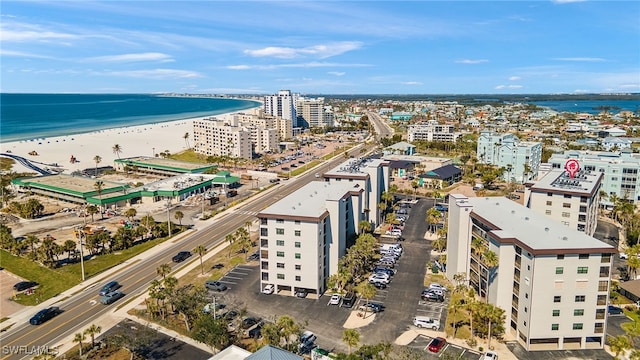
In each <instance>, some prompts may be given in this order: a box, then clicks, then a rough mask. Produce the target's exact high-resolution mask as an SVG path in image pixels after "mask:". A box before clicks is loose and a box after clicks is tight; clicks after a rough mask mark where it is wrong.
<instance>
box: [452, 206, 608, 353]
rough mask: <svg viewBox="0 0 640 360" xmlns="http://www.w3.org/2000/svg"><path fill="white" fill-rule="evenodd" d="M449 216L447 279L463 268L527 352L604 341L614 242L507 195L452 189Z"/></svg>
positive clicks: (582, 346)
mask: <svg viewBox="0 0 640 360" xmlns="http://www.w3.org/2000/svg"><path fill="white" fill-rule="evenodd" d="M448 216H449V218H448V239H447V268H446V276H447V278H448V279H449V280H451V281H454V279H453V277H454V275H455V274H458V273H464V274H466V275H467V278H468V279H469V285H470V286H471V287H473V288H474V289H475V290H476V292H477V293H478V294H479V295H480V296H481V297H482V298H484V299H486V300H487V301H488V302H489V303H491V304H493V305H495V306H497V307H499V308H501V309H503V310H505V315H506V319H505V323H504V328H505V331H506V332H508V333H510V334H511V335H512V336H513V337H514V338H516V339H517V340H518V342H519V343H520V344H521V345H522V346H523V347H524V348H525V349H526V350H527V351H539V350H569V349H602V348H604V344H605V334H606V326H607V304H608V303H609V289H610V285H611V273H612V266H613V254H615V253H616V252H617V250H616V249H615V248H613V247H612V246H610V245H608V244H606V243H604V242H602V241H600V240H597V239H595V238H593V237H591V236H588V235H587V234H585V233H584V232H581V231H577V230H575V229H572V228H569V227H567V226H565V225H563V224H561V223H559V222H557V221H556V220H554V219H552V218H551V217H548V216H546V215H543V214H539V213H537V212H535V211H533V210H531V209H529V208H526V207H524V206H522V205H520V204H518V203H516V202H514V201H511V200H509V199H507V198H505V197H482V198H468V197H466V196H464V195H461V194H451V195H449V215H448ZM475 239H478V240H475ZM476 244H482V246H481V248H477V247H476V246H477V245H476ZM485 250H490V251H492V252H494V253H495V254H496V255H497V258H498V263H497V265H496V266H493V267H487V266H486V265H485V264H484V263H483V260H482V254H483V252H484V251H485Z"/></svg>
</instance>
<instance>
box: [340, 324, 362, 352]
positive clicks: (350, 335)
mask: <svg viewBox="0 0 640 360" xmlns="http://www.w3.org/2000/svg"><path fill="white" fill-rule="evenodd" d="M342 341H344V343H345V344H347V346H348V347H349V354H351V348H352V347H354V346H358V344H359V343H360V332H359V331H358V330H356V329H344V330H343V331H342Z"/></svg>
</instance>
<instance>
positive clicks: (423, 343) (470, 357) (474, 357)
mask: <svg viewBox="0 0 640 360" xmlns="http://www.w3.org/2000/svg"><path fill="white" fill-rule="evenodd" d="M431 340H433V338H432V337H430V336H426V335H418V337H416V338H415V339H414V340H413V341H412V342H411V343H410V344H409V345H408V346H409V347H411V348H414V349H417V350H422V351H423V352H424V353H425V355H424V359H437V358H447V359H467V360H478V359H480V358H481V356H482V353H479V352H477V351H473V350H470V349H466V348H463V347H460V346H458V345H455V344H451V343H447V344H445V345H444V347H443V348H442V349H440V351H439V352H438V353H433V352H431V351H429V349H428V347H429V343H430V342H431Z"/></svg>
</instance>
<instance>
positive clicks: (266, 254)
mask: <svg viewBox="0 0 640 360" xmlns="http://www.w3.org/2000/svg"><path fill="white" fill-rule="evenodd" d="M260 259H265V260H266V259H269V251H267V250H260Z"/></svg>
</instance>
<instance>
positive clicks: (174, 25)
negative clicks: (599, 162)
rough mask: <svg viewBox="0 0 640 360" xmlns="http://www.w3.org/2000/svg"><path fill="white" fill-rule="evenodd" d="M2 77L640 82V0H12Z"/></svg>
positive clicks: (359, 90)
mask: <svg viewBox="0 0 640 360" xmlns="http://www.w3.org/2000/svg"><path fill="white" fill-rule="evenodd" d="M0 16H1V17H0V65H1V67H0V91H1V92H18V93H34V92H36V93H191V94H256V95H264V94H276V93H277V92H278V91H279V90H291V91H292V92H294V93H299V94H303V95H304V94H354V95H357V94H555V93H565V94H567V93H569V94H580V93H639V92H640V20H639V19H640V1H635V0H634V1H582V0H553V1H551V0H549V1H515V0H514V1H455V0H450V1H426V0H425V1H417V0H416V1H391V0H390V1H363V0H360V1H330V0H325V1H286V0H280V1H258V0H255V1H215V0H209V1H205V0H200V1H188V0H187V1H151V0H139V1H121V0H111V1H87V0H79V1H75V0H56V1H26V0H21V1H11V0H3V1H2V6H1V8H0Z"/></svg>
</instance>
